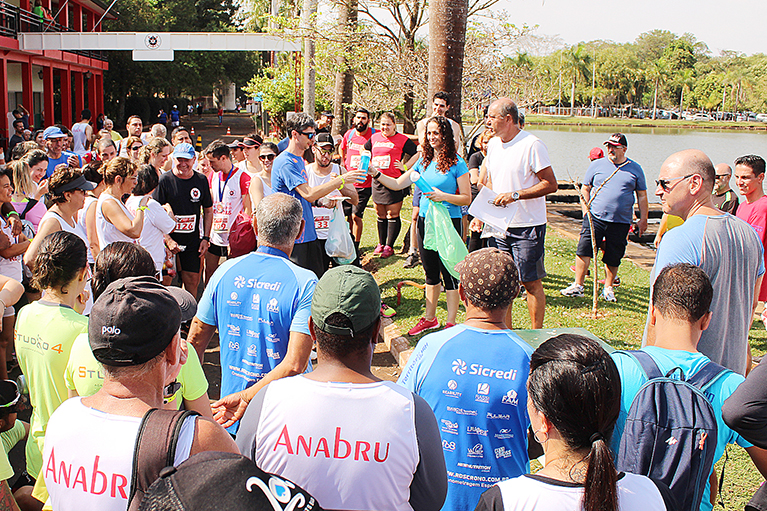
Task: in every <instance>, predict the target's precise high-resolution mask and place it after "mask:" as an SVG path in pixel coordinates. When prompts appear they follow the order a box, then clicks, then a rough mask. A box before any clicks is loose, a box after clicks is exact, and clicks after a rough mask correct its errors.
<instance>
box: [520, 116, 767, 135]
mask: <svg viewBox="0 0 767 511" xmlns="http://www.w3.org/2000/svg"><path fill="white" fill-rule="evenodd" d="M525 124H526V125H527V126H584V127H615V128H623V127H628V128H676V129H685V130H687V129H689V130H735V131H767V123H761V122H756V123H754V122H727V121H700V122H691V121H685V120H681V121H680V120H670V119H656V120H652V119H616V118H606V117H597V118H596V119H595V118H592V117H578V116H576V117H569V116H555V115H537V114H531V115H528V116H527V117H526V119H525Z"/></svg>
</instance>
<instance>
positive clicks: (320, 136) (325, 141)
mask: <svg viewBox="0 0 767 511" xmlns="http://www.w3.org/2000/svg"><path fill="white" fill-rule="evenodd" d="M314 144H315V145H318V146H327V145H329V146H330V147H333V148H335V146H336V143H335V141H334V140H333V135H331V134H330V133H317V141H316V142H314Z"/></svg>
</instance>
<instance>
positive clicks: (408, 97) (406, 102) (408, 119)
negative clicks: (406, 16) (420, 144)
mask: <svg viewBox="0 0 767 511" xmlns="http://www.w3.org/2000/svg"><path fill="white" fill-rule="evenodd" d="M405 47H406V49H407V51H409V52H410V53H411V55H412V54H413V52H414V51H415V38H410V39H408V40H407V41H406V43H405ZM403 88H404V89H405V94H404V98H403V105H402V116H403V117H404V119H403V122H402V131H403V132H404V133H408V134H413V133H415V119H414V115H415V114H414V112H413V110H414V106H415V92H413V82H411V81H410V80H407V81H405V83H404V84H403Z"/></svg>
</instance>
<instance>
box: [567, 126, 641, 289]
mask: <svg viewBox="0 0 767 511" xmlns="http://www.w3.org/2000/svg"><path fill="white" fill-rule="evenodd" d="M605 145H606V146H607V158H606V159H605V158H599V159H598V160H594V161H593V162H592V163H591V165H590V166H589V168H588V170H586V176H585V177H584V178H583V186H582V187H581V192H582V193H583V198H584V200H585V201H586V203H587V204H588V203H589V201H590V200H591V204H590V208H591V217H592V218H591V220H592V222H593V223H594V238H595V239H596V246H597V247H600V246H601V245H602V242H604V256H603V257H602V262H603V263H605V273H606V275H605V285H604V288H603V289H602V298H603V299H604V300H607V301H608V302H614V301H616V299H615V292H614V291H613V282H614V281H615V278H616V277H617V276H618V266H619V265H620V264H621V259H622V258H623V255H624V254H625V253H626V245H627V244H628V241H627V239H626V238H627V236H628V233H629V229H630V228H631V222H632V220H633V218H634V194H636V199H637V203H638V204H639V223H638V224H637V228H638V230H639V232H638V233H637V234H639V235H641V234H642V233H643V232H645V231H646V230H647V211H648V204H647V184H646V183H645V177H644V171H643V170H642V167H640V166H639V164H638V163H636V162H635V161H633V160H630V159H628V158H626V150H627V149H628V142H627V141H626V136H625V135H624V134H622V133H613V134H612V135H611V136H610V138H609V139H607V141H606V142H605ZM592 190H594V194H595V195H594V197H593V199H592V198H591V193H592ZM591 243H592V236H591V225H590V224H589V219H588V216H587V215H586V214H584V215H583V226H582V227H581V238H580V241H579V242H578V248H577V249H576V251H575V282H573V283H572V284H571V285H570V286H569V287H566V288H565V289H562V290H561V293H562V294H563V295H565V296H583V282H584V281H585V279H586V271H587V270H588V268H589V262H590V261H591V258H592V257H593V250H592V245H591Z"/></svg>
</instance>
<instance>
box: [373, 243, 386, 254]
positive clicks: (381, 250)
mask: <svg viewBox="0 0 767 511" xmlns="http://www.w3.org/2000/svg"><path fill="white" fill-rule="evenodd" d="M383 249H384V246H383V245H381V244H380V243H379V244H378V245H376V248H375V250H373V254H375V255H378V254H380V253H381V252H383Z"/></svg>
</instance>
